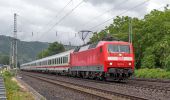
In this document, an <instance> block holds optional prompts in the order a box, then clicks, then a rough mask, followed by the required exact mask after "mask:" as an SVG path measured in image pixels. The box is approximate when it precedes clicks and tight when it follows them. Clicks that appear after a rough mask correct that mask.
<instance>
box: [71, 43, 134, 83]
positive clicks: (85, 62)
mask: <svg viewBox="0 0 170 100" xmlns="http://www.w3.org/2000/svg"><path fill="white" fill-rule="evenodd" d="M70 65H71V68H70V72H71V74H72V75H74V76H82V77H89V78H100V79H106V78H112V79H115V80H122V79H126V78H128V77H130V76H131V75H132V73H133V71H134V54H133V47H132V44H130V43H128V42H122V41H100V42H99V43H97V44H91V45H87V46H84V47H81V48H79V50H77V51H76V50H75V51H74V52H73V53H71V64H70Z"/></svg>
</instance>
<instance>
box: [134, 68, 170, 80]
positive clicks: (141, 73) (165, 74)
mask: <svg viewBox="0 0 170 100" xmlns="http://www.w3.org/2000/svg"><path fill="white" fill-rule="evenodd" d="M135 76H136V77H139V78H156V79H164V78H165V79H170V71H166V70H164V69H160V68H156V69H148V68H144V69H139V70H135Z"/></svg>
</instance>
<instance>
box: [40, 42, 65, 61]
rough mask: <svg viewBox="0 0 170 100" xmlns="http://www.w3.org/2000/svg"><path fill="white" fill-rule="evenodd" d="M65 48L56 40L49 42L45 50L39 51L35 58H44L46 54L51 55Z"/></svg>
mask: <svg viewBox="0 0 170 100" xmlns="http://www.w3.org/2000/svg"><path fill="white" fill-rule="evenodd" d="M64 51H65V48H64V46H63V45H62V44H60V43H58V42H54V43H51V44H50V45H49V47H48V48H47V49H46V50H43V51H41V52H40V53H39V54H38V55H37V58H38V59H40V58H44V57H47V56H51V55H54V54H57V53H60V52H64Z"/></svg>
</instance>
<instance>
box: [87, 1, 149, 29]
mask: <svg viewBox="0 0 170 100" xmlns="http://www.w3.org/2000/svg"><path fill="white" fill-rule="evenodd" d="M148 1H150V0H146V1H144V2H142V3H140V4H138V5H136V6H134V7H132V8H129V9H127V10H126V11H123V12H122V13H120V14H118V15H117V16H121V15H123V14H125V13H127V12H128V11H130V10H132V9H135V8H137V7H139V6H141V5H143V4H145V3H146V2H148ZM114 18H115V16H114V17H112V18H109V19H107V20H106V21H103V22H102V23H99V24H97V25H95V26H93V27H91V28H89V30H91V29H94V28H97V27H99V26H101V25H103V24H104V23H106V22H108V21H110V20H112V19H114Z"/></svg>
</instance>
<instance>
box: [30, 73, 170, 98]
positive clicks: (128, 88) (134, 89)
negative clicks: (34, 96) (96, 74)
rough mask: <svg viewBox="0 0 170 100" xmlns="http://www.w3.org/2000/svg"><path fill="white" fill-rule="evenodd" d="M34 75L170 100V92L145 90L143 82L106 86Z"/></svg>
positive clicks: (73, 79)
mask: <svg viewBox="0 0 170 100" xmlns="http://www.w3.org/2000/svg"><path fill="white" fill-rule="evenodd" d="M32 74H36V75H43V76H46V77H50V78H52V79H54V80H55V79H57V80H63V81H67V82H72V83H76V84H83V85H85V86H91V87H96V88H99V89H103V90H108V91H113V92H117V93H123V94H127V95H133V96H139V97H143V98H146V99H149V100H169V98H170V91H164V90H159V89H154V88H144V86H143V85H144V83H141V82H136V83H130V82H128V83H111V84H104V83H103V82H102V83H101V82H92V81H89V80H83V79H78V78H69V77H62V76H54V75H48V74H40V73H32ZM139 83H141V84H140V85H141V87H140V85H139ZM135 84H136V85H137V86H136V85H135ZM147 84H150V85H153V86H154V85H155V84H156V83H155V84H152V83H147ZM161 84H162V85H161ZM159 86H160V87H161V86H162V87H164V84H163V83H159ZM167 86H168V87H169V85H167ZM168 87H167V88H168Z"/></svg>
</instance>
